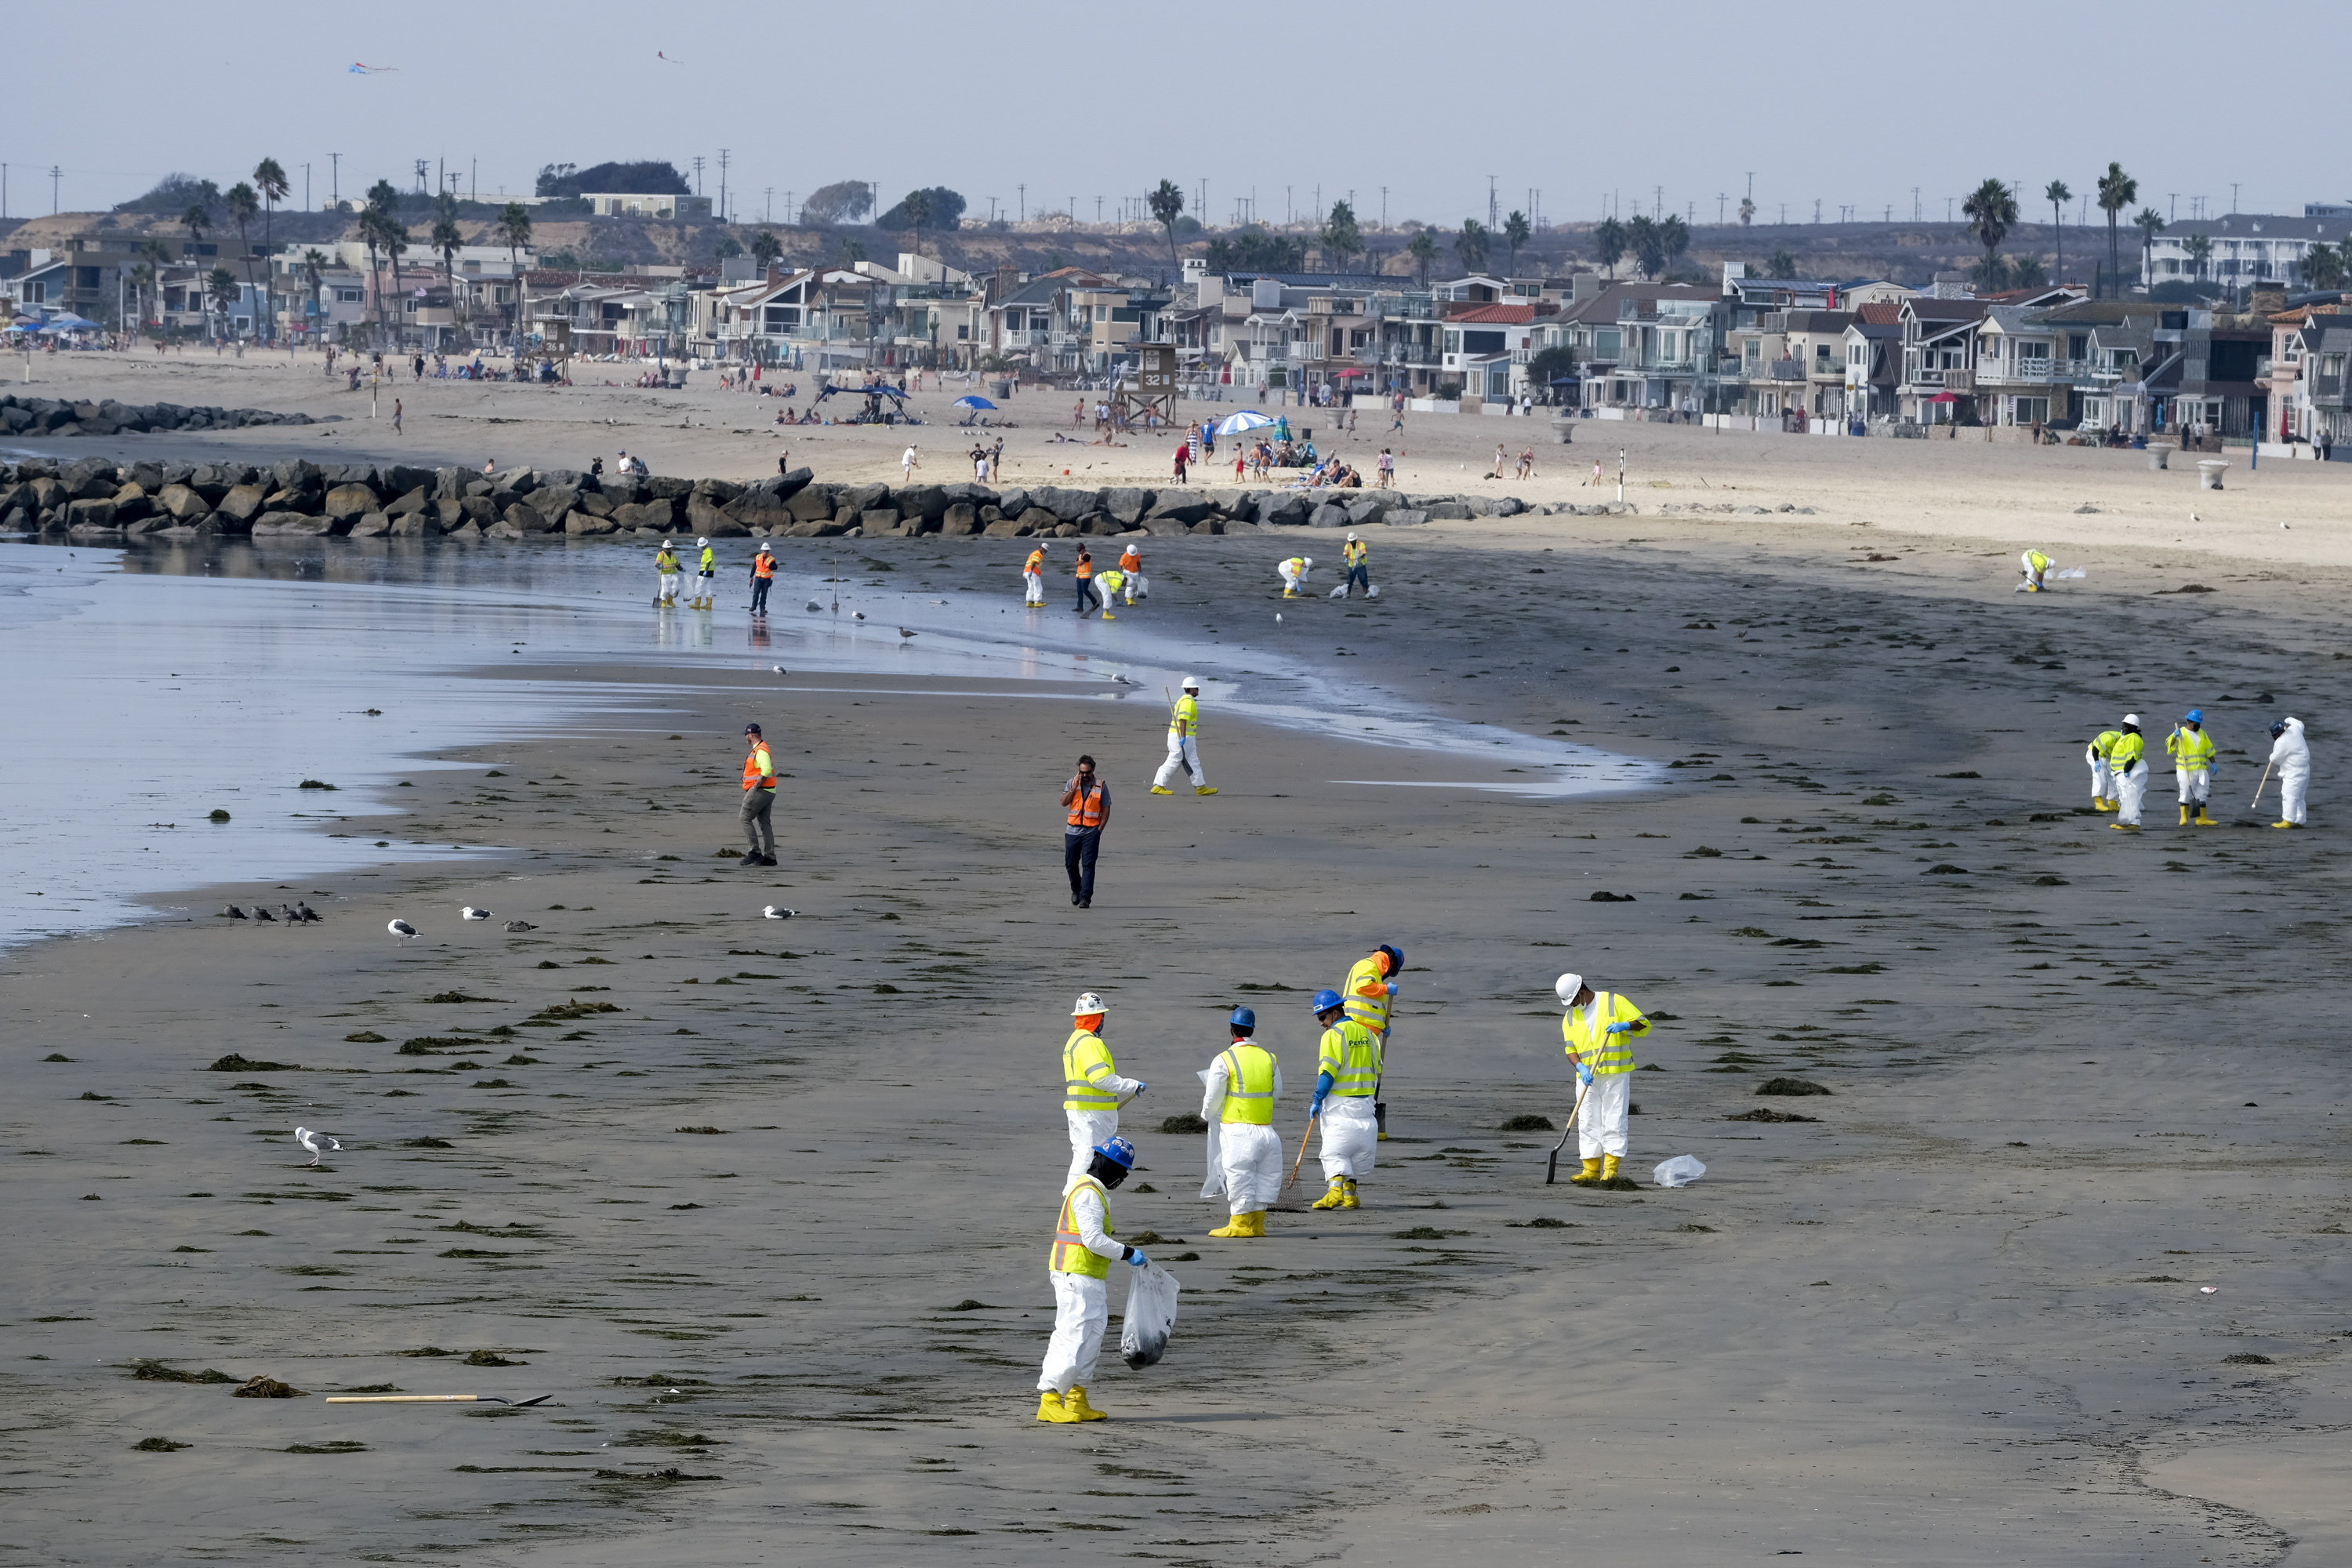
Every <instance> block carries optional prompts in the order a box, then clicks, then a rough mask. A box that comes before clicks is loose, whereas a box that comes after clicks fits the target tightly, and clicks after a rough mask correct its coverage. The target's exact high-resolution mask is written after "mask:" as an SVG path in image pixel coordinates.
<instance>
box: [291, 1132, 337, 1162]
mask: <svg viewBox="0 0 2352 1568" xmlns="http://www.w3.org/2000/svg"><path fill="white" fill-rule="evenodd" d="M294 1142H297V1143H299V1144H300V1145H302V1147H304V1148H305V1149H308V1150H309V1151H310V1163H312V1164H313V1165H315V1164H317V1163H319V1162H320V1159H322V1158H324V1157H325V1156H326V1155H329V1154H332V1153H335V1152H339V1151H340V1150H341V1148H342V1145H341V1143H339V1142H336V1141H335V1140H334V1139H332V1138H330V1137H328V1136H327V1135H326V1134H325V1133H323V1132H313V1131H310V1129H309V1128H307V1127H297V1128H296V1129H294Z"/></svg>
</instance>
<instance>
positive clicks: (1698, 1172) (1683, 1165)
mask: <svg viewBox="0 0 2352 1568" xmlns="http://www.w3.org/2000/svg"><path fill="white" fill-rule="evenodd" d="M1704 1175H1706V1166H1705V1165H1702V1164H1700V1163H1698V1159H1697V1157H1696V1155H1692V1154H1677V1155H1675V1157H1674V1158H1673V1159H1671V1160H1665V1161H1662V1162H1660V1163H1659V1165H1658V1168H1657V1169H1656V1170H1654V1171H1653V1172H1651V1173H1650V1179H1651V1180H1653V1181H1654V1182H1656V1183H1657V1184H1658V1185H1660V1186H1662V1187H1687V1186H1689V1185H1690V1184H1692V1183H1693V1182H1696V1181H1697V1180H1698V1179H1699V1178H1700V1177H1701V1176H1704Z"/></svg>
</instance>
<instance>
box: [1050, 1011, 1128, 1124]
mask: <svg viewBox="0 0 2352 1568" xmlns="http://www.w3.org/2000/svg"><path fill="white" fill-rule="evenodd" d="M1117 1071H1118V1064H1117V1063H1115V1062H1113V1061H1112V1060H1111V1059H1110V1047H1108V1046H1106V1045H1104V1044H1103V1042H1102V1037H1101V1036H1100V1035H1097V1034H1096V1033H1094V1032H1093V1031H1092V1030H1090V1029H1073V1030H1071V1031H1070V1037H1069V1038H1068V1039H1067V1040H1066V1041H1064V1042H1063V1044H1062V1095H1063V1099H1062V1109H1063V1110H1118V1096H1117V1095H1115V1094H1113V1093H1112V1092H1111V1091H1110V1090H1108V1089H1102V1088H1099V1087H1097V1084H1096V1082H1095V1080H1096V1079H1098V1078H1100V1077H1101V1076H1102V1075H1103V1074H1105V1073H1113V1072H1117Z"/></svg>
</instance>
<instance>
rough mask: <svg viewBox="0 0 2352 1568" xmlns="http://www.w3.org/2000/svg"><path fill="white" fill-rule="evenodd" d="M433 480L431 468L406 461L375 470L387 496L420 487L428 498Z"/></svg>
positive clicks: (377, 481) (403, 493)
mask: <svg viewBox="0 0 2352 1568" xmlns="http://www.w3.org/2000/svg"><path fill="white" fill-rule="evenodd" d="M280 482H281V483H282V482H283V481H280ZM435 482H436V477H435V474H434V471H433V470H432V469H431V468H412V467H411V466H409V465H408V464H406V463H387V464H386V465H384V467H383V468H380V469H378V470H377V471H376V483H377V484H379V485H381V486H382V487H383V493H384V494H386V495H388V496H404V495H406V494H407V493H408V492H409V491H411V490H413V489H424V490H425V493H426V499H427V500H430V499H431V495H432V489H433V486H434V484H435Z"/></svg>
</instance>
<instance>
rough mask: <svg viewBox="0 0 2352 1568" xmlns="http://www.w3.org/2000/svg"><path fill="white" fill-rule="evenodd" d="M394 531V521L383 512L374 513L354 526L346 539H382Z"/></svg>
mask: <svg viewBox="0 0 2352 1568" xmlns="http://www.w3.org/2000/svg"><path fill="white" fill-rule="evenodd" d="M391 531H392V519H391V518H389V517H386V516H385V515H384V514H383V512H380V511H372V512H370V513H368V514H367V515H366V516H365V517H362V518H361V519H360V520H359V521H356V522H354V523H352V528H351V531H350V532H349V533H347V534H345V535H344V536H343V537H344V538H346V539H381V538H383V536H384V535H385V534H387V533H390V532H391Z"/></svg>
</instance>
